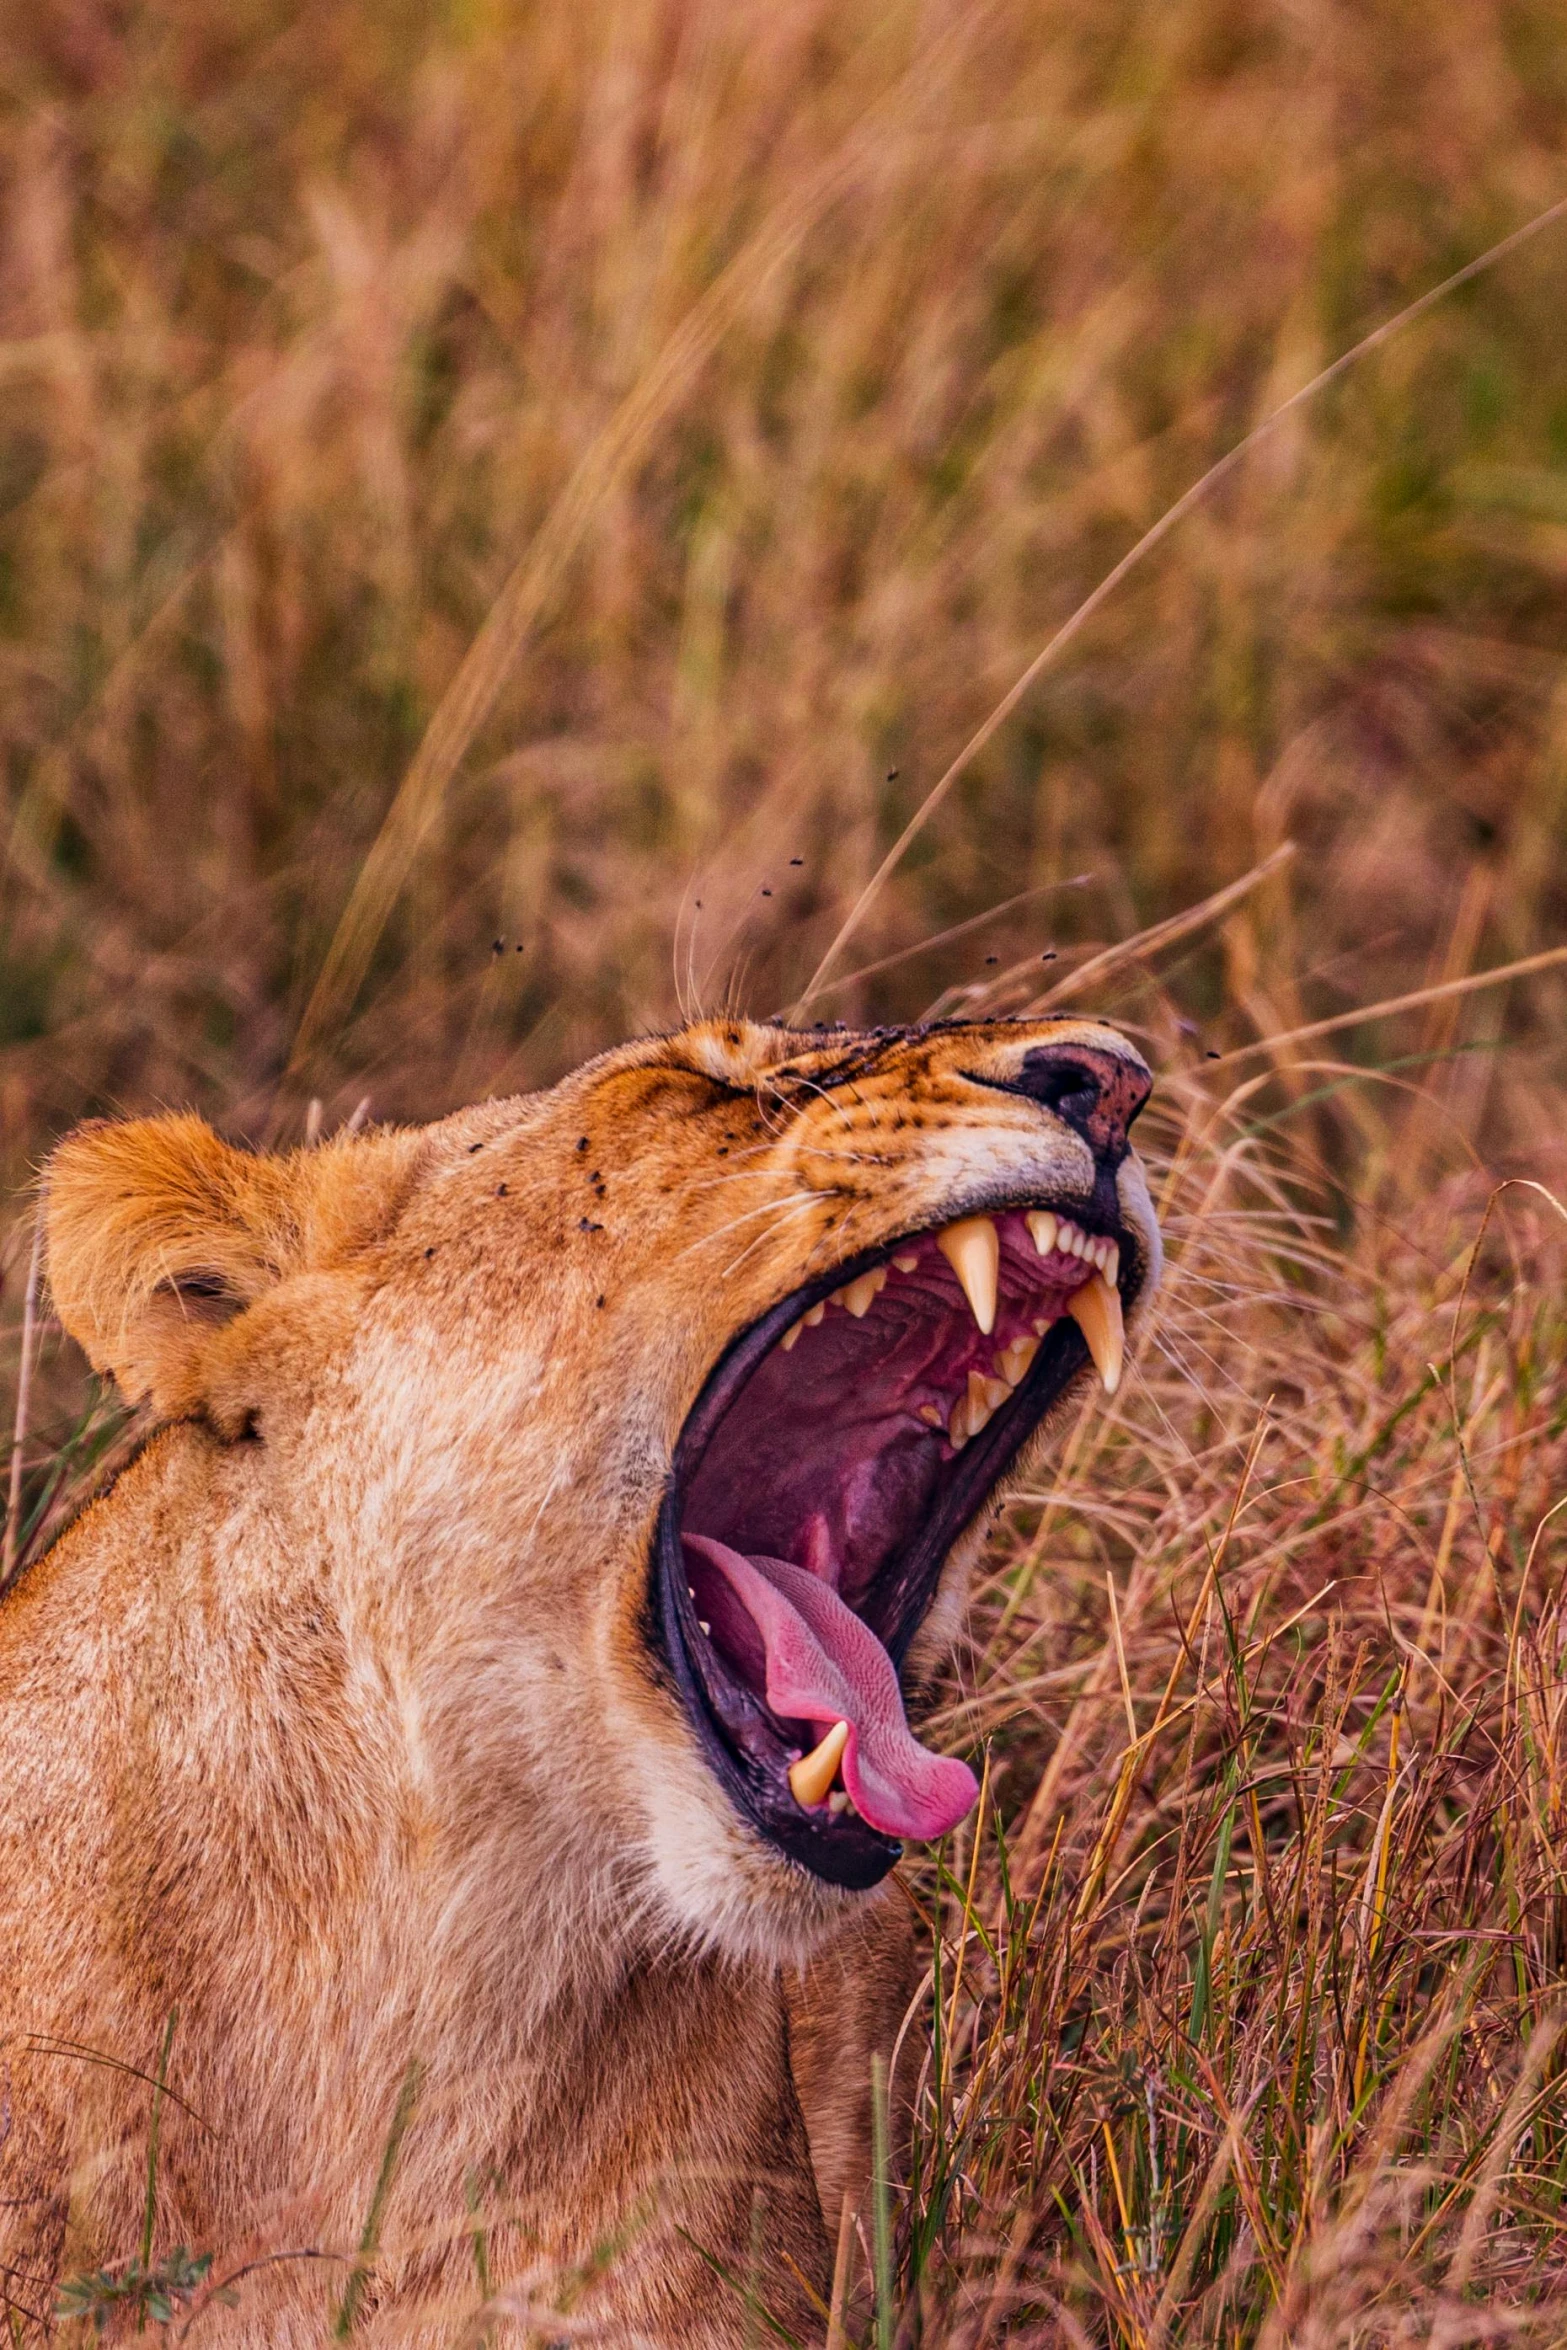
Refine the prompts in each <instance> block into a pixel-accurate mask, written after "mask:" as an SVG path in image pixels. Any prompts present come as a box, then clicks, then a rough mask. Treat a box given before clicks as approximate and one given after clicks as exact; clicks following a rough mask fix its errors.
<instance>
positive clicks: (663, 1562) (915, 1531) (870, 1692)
mask: <svg viewBox="0 0 1567 2350" xmlns="http://www.w3.org/2000/svg"><path fill="white" fill-rule="evenodd" d="M1153 1247H1155V1248H1156V1247H1157V1242H1156V1241H1155V1242H1154V1243H1153ZM1150 1257H1151V1251H1150V1246H1149V1242H1148V1239H1147V1230H1146V1228H1145V1227H1144V1226H1143V1224H1142V1221H1141V1219H1140V1218H1138V1219H1136V1220H1135V1222H1133V1221H1122V1220H1120V1219H1115V1220H1107V1219H1105V1218H1104V1217H1103V1216H1102V1215H1101V1216H1100V1217H1099V1218H1097V1219H1094V1218H1092V1217H1091V1215H1090V1213H1089V1211H1088V1210H1086V1209H1085V1207H1084V1205H1083V1204H1082V1203H1078V1204H1077V1206H1076V1208H1075V1211H1074V1212H1072V1213H1068V1211H1067V1208H1066V1206H1065V1204H1064V1203H1061V1202H1057V1203H1053V1204H1052V1203H1049V1202H1045V1201H1040V1202H1037V1203H1020V1204H1016V1205H1012V1206H1004V1205H1002V1206H998V1207H996V1208H995V1209H994V1210H992V1211H991V1212H990V1213H982V1214H970V1215H967V1216H965V1217H963V1218H961V1219H960V1220H959V1221H957V1222H956V1223H953V1224H950V1225H946V1226H943V1227H939V1228H933V1229H930V1230H927V1231H923V1232H916V1233H912V1234H909V1235H907V1236H905V1237H902V1238H900V1239H898V1240H896V1241H894V1242H892V1243H890V1244H888V1245H887V1246H885V1247H883V1248H881V1249H879V1250H877V1251H875V1252H873V1253H871V1254H869V1255H867V1256H864V1257H861V1258H857V1259H855V1260H854V1261H853V1262H852V1263H850V1264H848V1265H840V1266H838V1267H836V1268H835V1269H834V1271H833V1273H832V1274H831V1275H829V1276H827V1277H824V1278H821V1279H818V1280H816V1281H814V1282H811V1283H808V1284H806V1285H805V1286H804V1287H802V1288H800V1289H798V1290H796V1291H795V1292H793V1293H792V1294H791V1295H790V1296H789V1297H787V1298H785V1299H783V1300H781V1301H780V1303H779V1304H778V1305H777V1306H776V1307H774V1308H773V1309H772V1310H771V1311H770V1312H768V1313H767V1314H765V1315H763V1316H762V1317H761V1318H760V1319H759V1320H758V1321H757V1322H755V1323H754V1324H752V1325H751V1327H750V1328H749V1329H747V1330H745V1331H744V1332H742V1333H741V1334H740V1336H739V1337H738V1338H737V1339H736V1340H735V1341H734V1343H733V1344H732V1345H731V1346H730V1347H729V1349H728V1350H727V1351H726V1353H725V1354H724V1356H723V1357H722V1359H721V1360H720V1362H719V1363H718V1365H717V1366H716V1368H715V1369H714V1371H713V1373H712V1374H711V1376H710V1377H709V1379H708V1381H707V1384H706V1386H705V1387H704V1389H703V1392H702V1395H701V1396H700V1398H699V1399H698V1402H697V1404H696V1406H695V1408H694V1409H693V1411H692V1413H691V1415H690V1417H689V1419H688V1420H687V1422H686V1426H685V1429H684V1431H683V1433H682V1436H681V1439H680V1443H679V1446H678V1447H677V1450H676V1455H675V1463H674V1471H673V1474H672V1476H671V1479H670V1482H669V1487H668V1490H667V1493H666V1496H665V1501H664V1505H663V1509H662V1511H661V1514H660V1519H659V1527H658V1534H657V1538H656V1541H655V1556H654V1561H653V1594H654V1601H655V1613H656V1619H657V1623H658V1631H659V1638H660V1642H661V1646H662V1650H663V1656H664V1660H665V1662H666V1663H667V1665H668V1667H669V1668H670V1670H671V1672H672V1676H673V1679H674V1681H675V1684H676V1686H677V1688H678V1690H679V1694H680V1697H681V1701H682V1704H683V1708H684V1712H685V1715H686V1719H687V1722H688V1724H689V1726H690V1729H691V1730H692V1731H694V1733H695V1745H696V1749H697V1754H698V1756H699V1757H700V1760H701V1762H702V1764H703V1765H704V1766H705V1770H706V1774H707V1778H708V1782H709V1783H708V1787H707V1789H706V1790H705V1791H704V1793H705V1798H706V1799H705V1800H704V1801H703V1802H702V1804H701V1806H700V1811H701V1813H702V1815H704V1816H703V1817H702V1818H701V1819H700V1821H698V1819H696V1818H693V1817H691V1816H690V1815H689V1814H687V1815H686V1816H685V1818H684V1819H683V1820H682V1819H679V1818H675V1819H671V1820H669V1821H668V1822H666V1823H665V1824H664V1826H663V1827H662V1828H661V1830H660V1834H659V1838H658V1843H659V1852H658V1859H657V1868H658V1874H659V1877H660V1880H661V1882H662V1884H663V1885H664V1887H665V1890H666V1894H667V1895H668V1896H669V1897H671V1899H672V1901H673V1905H674V1907H675V1908H676V1909H677V1911H678V1912H679V1913H680V1914H681V1915H683V1916H684V1917H685V1918H687V1919H695V1918H698V1917H702V1918H705V1919H708V1920H716V1918H717V1917H718V1916H719V1915H720V1914H721V1913H725V1912H727V1911H728V1910H729V1909H730V1908H731V1905H736V1906H738V1908H739V1909H740V1910H741V1911H742V1912H744V1911H747V1910H748V1909H754V1906H755V1904H756V1901H757V1896H758V1894H759V1892H761V1891H762V1889H763V1888H764V1887H765V1888H766V1891H767V1895H768V1898H767V1900H766V1902H765V1906H766V1907H767V1908H768V1909H769V1910H770V1911H771V1912H772V1913H773V1918H772V1923H771V1925H769V1927H768V1928H766V1929H760V1930H764V1931H765V1932H766V1933H767V1934H768V1935H769V1936H773V1935H774V1934H775V1929H776V1928H777V1926H778V1924H779V1922H780V1921H779V1904H778V1900H777V1895H778V1891H779V1873H780V1863H782V1864H783V1865H784V1870H785V1873H786V1876H787V1878H788V1879H789V1880H791V1881H792V1890H791V1892H790V1896H789V1898H788V1899H787V1900H786V1901H785V1902H784V1904H783V1905H782V1906H783V1909H784V1911H785V1912H786V1913H788V1914H789V1915H790V1916H791V1918H793V1917H795V1916H796V1914H797V1921H798V1929H799V1931H801V1932H803V1933H804V1934H806V1935H807V1936H809V1934H810V1933H811V1932H812V1931H813V1929H814V1928H815V1926H816V1924H817V1921H818V1920H819V1919H826V1918H830V1917H831V1916H834V1915H837V1914H840V1913H841V1900H842V1896H843V1895H844V1894H847V1895H850V1896H853V1895H855V1894H862V1893H864V1892H865V1891H867V1890H868V1889H869V1888H870V1887H872V1886H874V1885H876V1884H877V1883H878V1882H879V1881H880V1880H881V1879H882V1878H883V1877H884V1876H885V1875H886V1874H887V1872H888V1870H889V1869H890V1868H891V1867H892V1866H893V1864H894V1862H895V1861H896V1860H897V1858H898V1856H899V1854H900V1852H901V1850H902V1848H903V1843H904V1842H905V1841H906V1840H909V1839H914V1840H920V1841H932V1840H935V1839H937V1838H939V1837H940V1836H942V1835H943V1834H945V1833H947V1832H948V1831H949V1830H951V1829H952V1828H953V1827H955V1826H956V1825H957V1824H958V1823H959V1822H960V1821H961V1820H962V1819H963V1818H964V1817H965V1816H966V1814H967V1813H968V1811H969V1809H970V1808H971V1806H972V1804H973V1801H974V1798H975V1795H976V1793H977V1788H976V1783H975V1780H974V1778H973V1775H972V1773H971V1772H970V1771H969V1769H968V1767H967V1765H966V1764H964V1763H962V1762H960V1761H957V1760H954V1759H952V1758H950V1757H947V1756H943V1755H939V1754H936V1753H933V1752H931V1751H930V1750H929V1749H928V1748H926V1747H925V1746H923V1745H922V1744H921V1743H920V1741H919V1740H918V1738H917V1737H916V1736H915V1735H914V1732H913V1731H912V1729H911V1728H910V1725H909V1722H908V1718H907V1714H906V1711H905V1700H904V1687H903V1677H904V1667H905V1664H906V1660H907V1659H908V1657H909V1654H910V1650H911V1648H913V1647H914V1646H915V1644H916V1642H918V1652H917V1653H922V1652H924V1651H925V1650H926V1648H927V1647H928V1642H927V1641H926V1640H925V1639H923V1638H922V1637H921V1635H922V1631H923V1629H924V1628H925V1627H926V1625H927V1619H928V1618H929V1617H930V1615H931V1611H932V1606H933V1602H934V1601H935V1599H936V1595H937V1591H938V1587H939V1586H940V1585H941V1583H942V1579H943V1571H944V1569H945V1567H946V1564H947V1562H948V1560H949V1557H950V1556H951V1555H952V1553H953V1551H954V1547H955V1546H956V1545H958V1544H960V1542H961V1538H962V1536H963V1535H964V1533H965V1530H966V1529H968V1528H970V1527H971V1526H972V1525H973V1524H974V1522H975V1521H976V1519H977V1518H978V1517H979V1516H980V1515H981V1513H982V1511H983V1509H984V1506H985V1504H986V1502H987V1501H988V1500H989V1499H990V1498H991V1497H992V1495H993V1494H994V1492H995V1490H996V1488H997V1486H998V1484H999V1483H1000V1482H1001V1481H1002V1480H1003V1479H1004V1478H1005V1477H1006V1476H1007V1474H1008V1472H1009V1471H1010V1470H1011V1469H1012V1468H1013V1467H1014V1465H1015V1464H1016V1462H1017V1459H1018V1456H1019V1454H1020V1452H1021V1450H1022V1448H1023V1447H1024V1446H1025V1445H1027V1443H1028V1441H1029V1439H1030V1438H1031V1437H1032V1436H1033V1435H1034V1434H1035V1432H1036V1431H1037V1430H1038V1429H1039V1427H1040V1426H1041V1424H1042V1422H1043V1421H1044V1420H1045V1419H1046V1417H1047V1416H1048V1415H1049V1414H1050V1413H1051V1411H1052V1409H1053V1407H1055V1406H1056V1405H1057V1404H1058V1403H1059V1402H1060V1400H1061V1399H1062V1397H1063V1396H1064V1395H1065V1394H1066V1393H1067V1391H1068V1390H1069V1389H1070V1388H1071V1387H1072V1386H1074V1385H1075V1384H1076V1383H1077V1381H1078V1380H1079V1379H1080V1378H1081V1377H1082V1376H1083V1375H1084V1374H1085V1373H1086V1371H1087V1370H1088V1367H1089V1365H1090V1362H1092V1364H1093V1365H1094V1366H1095V1367H1096V1368H1097V1369H1098V1371H1099V1373H1100V1376H1101V1377H1102V1379H1103V1381H1104V1384H1105V1386H1106V1387H1107V1388H1109V1389H1111V1390H1113V1389H1114V1387H1115V1385H1116V1384H1117V1382H1118V1380H1119V1377H1120V1372H1121V1360H1122V1343H1123V1341H1122V1330H1123V1322H1122V1312H1123V1301H1124V1302H1127V1303H1129V1302H1131V1301H1132V1300H1133V1299H1135V1298H1136V1296H1137V1295H1138V1293H1139V1291H1140V1290H1141V1289H1142V1288H1143V1287H1144V1285H1145V1284H1146V1282H1147V1280H1148V1276H1149V1274H1150V1272H1151V1271H1152V1270H1153V1267H1152V1265H1151V1261H1150ZM795 1891H797V1892H798V1897H799V1898H798V1900H796V1899H795V1897H794V1896H795ZM756 1930H759V1929H758V1928H753V1927H748V1926H747V1925H746V1923H745V1921H744V1917H743V1916H742V1917H741V1918H740V1919H739V1920H738V1921H736V1924H735V1927H734V1930H733V1931H731V1930H729V1929H728V1928H727V1927H726V1928H725V1929H722V1930H720V1931H719V1932H718V1933H717V1937H716V1938H717V1939H718V1940H720V1941H722V1942H723V1943H724V1945H725V1946H726V1947H731V1948H732V1947H734V1946H735V1939H736V1936H737V1935H738V1937H739V1938H740V1939H741V1940H744V1939H745V1938H746V1936H747V1934H748V1933H749V1932H752V1931H756ZM795 1930H796V1929H795V1926H794V1925H792V1924H791V1925H790V1926H789V1927H788V1928H786V1931H787V1932H788V1933H789V1934H790V1935H791V1936H792V1935H793V1933H794V1932H795ZM770 1954H771V1955H775V1956H776V1955H778V1952H777V1950H776V1943H775V1940H774V1941H770Z"/></svg>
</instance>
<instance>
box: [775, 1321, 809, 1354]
mask: <svg viewBox="0 0 1567 2350" xmlns="http://www.w3.org/2000/svg"><path fill="white" fill-rule="evenodd" d="M804 1328H805V1324H804V1323H803V1322H791V1323H790V1325H789V1327H788V1329H787V1330H786V1331H785V1332H784V1334H783V1336H782V1338H780V1339H779V1341H778V1343H779V1345H780V1346H781V1347H782V1348H783V1351H784V1353H785V1354H787V1353H788V1352H789V1350H790V1348H791V1347H793V1346H797V1345H798V1344H799V1340H800V1332H801V1331H802V1330H803V1329H804Z"/></svg>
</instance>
